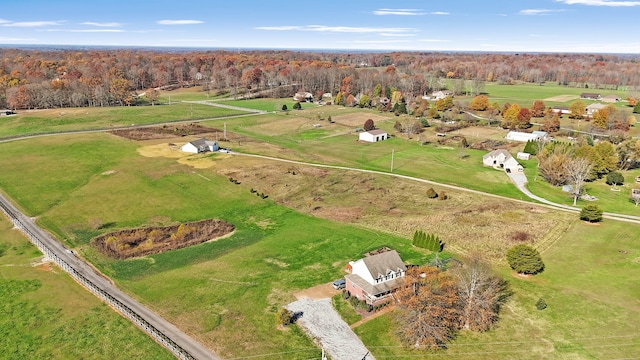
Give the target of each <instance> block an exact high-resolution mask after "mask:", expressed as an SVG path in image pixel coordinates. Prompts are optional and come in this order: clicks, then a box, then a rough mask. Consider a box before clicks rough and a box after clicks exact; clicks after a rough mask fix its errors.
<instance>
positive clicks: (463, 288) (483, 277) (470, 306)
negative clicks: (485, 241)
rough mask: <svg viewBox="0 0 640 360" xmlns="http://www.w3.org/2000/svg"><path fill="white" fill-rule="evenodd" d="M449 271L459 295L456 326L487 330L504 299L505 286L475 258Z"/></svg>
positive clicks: (494, 319) (496, 315)
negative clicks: (458, 322)
mask: <svg viewBox="0 0 640 360" xmlns="http://www.w3.org/2000/svg"><path fill="white" fill-rule="evenodd" d="M451 271H452V272H453V275H454V276H455V278H456V279H457V285H458V294H459V296H460V307H461V313H460V326H461V327H462V328H463V329H466V330H474V331H487V330H489V329H490V328H491V326H492V325H493V324H494V323H495V322H496V321H497V320H498V313H499V312H500V306H501V305H502V303H503V302H504V300H505V299H506V297H507V296H508V292H507V285H506V283H505V282H504V280H502V279H501V278H499V277H498V276H496V275H495V274H493V272H492V271H491V268H490V267H489V265H487V264H486V263H484V262H483V261H482V260H481V259H480V258H479V257H477V256H475V257H473V258H472V259H471V260H470V261H469V262H467V263H465V264H464V265H463V266H461V267H458V268H455V269H453V270H451Z"/></svg>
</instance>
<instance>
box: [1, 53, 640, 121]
mask: <svg viewBox="0 0 640 360" xmlns="http://www.w3.org/2000/svg"><path fill="white" fill-rule="evenodd" d="M0 54H1V55H2V56H1V57H0V107H8V108H12V109H25V108H53V107H80V106H113V105H133V104H136V103H139V102H140V101H142V100H141V98H139V97H138V96H136V94H140V93H142V92H145V90H148V89H153V88H160V89H165V88H171V87H181V86H193V85H201V86H203V87H204V89H205V90H207V91H227V90H228V91H232V92H234V93H246V92H249V91H250V92H255V91H264V90H272V91H273V93H272V96H289V95H291V94H292V93H293V92H295V91H296V90H298V89H300V90H305V91H308V92H311V93H312V94H314V96H315V95H318V94H322V93H325V92H331V93H333V94H335V93H338V92H342V93H344V94H345V100H346V99H347V98H348V97H349V95H353V96H357V95H358V94H366V95H368V96H372V95H373V94H374V92H376V91H377V92H378V93H382V94H385V93H386V94H388V93H389V92H388V91H385V89H397V90H399V91H400V92H401V93H403V94H405V96H407V95H408V94H413V95H414V96H415V95H421V94H423V93H425V92H430V91H433V90H440V89H444V88H446V87H447V81H446V80H447V79H450V83H451V87H452V91H453V92H454V93H458V94H462V93H466V94H468V95H479V94H480V93H481V92H482V89H483V84H484V82H498V83H503V84H509V83H513V82H515V81H524V82H531V83H542V82H546V81H552V82H556V83H558V84H561V85H566V86H575V87H589V88H611V89H618V88H620V87H623V88H626V89H627V90H628V91H632V92H634V91H638V90H639V89H638V88H637V87H638V86H639V85H638V84H640V63H639V62H638V59H637V57H632V56H624V55H604V54H603V55H589V54H496V53H488V54H478V53H426V52H392V53H332V52H294V51H280V50H279V51H275V50H274V51H243V52H232V51H225V50H216V51H185V52H176V51H151V50H142V49H140V50H131V49H127V50H97V49H96V50H25V49H8V48H6V49H0ZM283 86H287V87H283ZM376 88H378V89H376ZM145 100H147V101H148V102H152V101H149V100H148V99H145ZM411 100H412V99H409V98H407V99H406V101H407V103H409V102H411Z"/></svg>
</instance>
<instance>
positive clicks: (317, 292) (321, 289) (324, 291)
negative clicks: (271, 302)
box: [293, 283, 340, 300]
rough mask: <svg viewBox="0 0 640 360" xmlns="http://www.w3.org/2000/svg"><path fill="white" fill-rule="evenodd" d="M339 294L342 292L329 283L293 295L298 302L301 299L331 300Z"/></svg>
mask: <svg viewBox="0 0 640 360" xmlns="http://www.w3.org/2000/svg"><path fill="white" fill-rule="evenodd" d="M338 293H340V290H336V289H334V288H333V286H331V284H329V283H327V284H322V285H318V286H314V287H312V288H308V289H304V290H301V291H298V292H297V293H295V294H293V296H295V297H296V299H298V300H300V299H311V300H319V299H326V298H331V297H332V296H333V295H336V294H338Z"/></svg>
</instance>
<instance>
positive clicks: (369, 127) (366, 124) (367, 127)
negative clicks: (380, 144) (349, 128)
mask: <svg viewBox="0 0 640 360" xmlns="http://www.w3.org/2000/svg"><path fill="white" fill-rule="evenodd" d="M375 128H376V125H375V123H374V122H373V120H372V119H367V121H365V122H364V131H370V130H373V129H375Z"/></svg>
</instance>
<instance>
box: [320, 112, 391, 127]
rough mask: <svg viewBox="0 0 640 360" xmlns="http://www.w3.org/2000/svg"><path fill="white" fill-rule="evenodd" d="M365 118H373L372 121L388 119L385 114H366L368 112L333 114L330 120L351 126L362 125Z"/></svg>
mask: <svg viewBox="0 0 640 360" xmlns="http://www.w3.org/2000/svg"><path fill="white" fill-rule="evenodd" d="M367 119H371V120H373V122H374V123H377V122H381V121H385V120H388V119H389V118H388V117H387V116H382V115H376V114H368V113H350V114H344V115H335V116H332V117H331V120H333V121H335V122H336V123H337V124H341V125H347V126H352V127H363V126H364V122H365V121H367Z"/></svg>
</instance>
